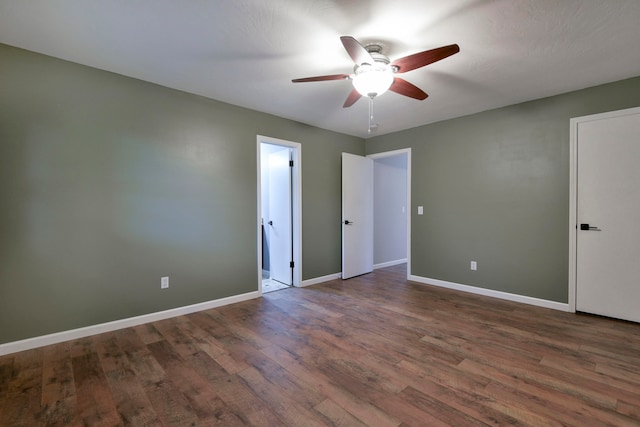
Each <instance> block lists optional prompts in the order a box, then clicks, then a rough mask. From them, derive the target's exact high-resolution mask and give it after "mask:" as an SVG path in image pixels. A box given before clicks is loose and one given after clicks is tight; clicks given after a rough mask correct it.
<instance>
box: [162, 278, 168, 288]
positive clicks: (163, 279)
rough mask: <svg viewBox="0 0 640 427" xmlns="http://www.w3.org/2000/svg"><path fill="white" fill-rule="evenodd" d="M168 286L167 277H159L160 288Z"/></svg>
mask: <svg viewBox="0 0 640 427" xmlns="http://www.w3.org/2000/svg"><path fill="white" fill-rule="evenodd" d="M168 287H169V277H168V276H167V277H161V278H160V289H167V288H168Z"/></svg>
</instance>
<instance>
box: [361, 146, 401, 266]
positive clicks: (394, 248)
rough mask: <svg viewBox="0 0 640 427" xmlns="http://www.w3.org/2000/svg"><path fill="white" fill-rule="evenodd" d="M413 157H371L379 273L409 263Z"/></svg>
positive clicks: (390, 154) (388, 154) (398, 152)
mask: <svg viewBox="0 0 640 427" xmlns="http://www.w3.org/2000/svg"><path fill="white" fill-rule="evenodd" d="M410 156H411V149H404V150H396V151H390V152H385V153H378V154H373V155H369V156H368V157H369V158H371V159H373V198H374V206H373V211H374V227H373V229H374V231H373V232H374V236H373V241H374V253H373V262H374V268H376V269H377V268H385V267H391V266H394V265H400V264H407V263H408V258H409V257H408V254H409V221H410V218H411V215H410V209H409V206H411V204H410V196H411V192H410V190H409V189H410V186H411V180H410V179H409V177H410V170H409V168H410V165H411V162H410ZM407 267H408V266H407ZM408 271H409V269H408V268H407V272H408Z"/></svg>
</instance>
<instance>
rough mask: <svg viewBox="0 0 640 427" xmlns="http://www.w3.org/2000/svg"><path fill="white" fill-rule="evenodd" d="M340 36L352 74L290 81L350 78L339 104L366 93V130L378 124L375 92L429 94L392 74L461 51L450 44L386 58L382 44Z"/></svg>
mask: <svg viewBox="0 0 640 427" xmlns="http://www.w3.org/2000/svg"><path fill="white" fill-rule="evenodd" d="M340 40H341V41H342V44H343V46H344V48H345V49H346V51H347V53H348V54H349V56H350V57H351V59H353V62H355V66H354V68H353V71H354V72H353V74H331V75H327V76H316V77H305V78H301V79H293V80H292V82H293V83H304V82H320V81H326V80H351V81H352V83H353V89H352V90H351V92H350V93H349V95H348V96H347V99H346V100H345V102H344V104H343V106H342V107H343V108H347V107H351V106H352V105H353V104H355V103H356V101H358V99H360V98H361V97H363V96H367V97H369V99H370V102H369V133H371V131H372V130H376V129H377V127H378V125H377V124H375V123H373V98H375V97H376V96H379V95H382V94H383V93H384V92H386V91H387V90H390V91H392V92H395V93H398V94H400V95H404V96H408V97H410V98H414V99H418V100H421V101H422V100H424V99H426V98H427V97H428V96H429V95H427V94H426V92H424V91H423V90H422V89H420V88H419V87H417V86H415V85H413V84H412V83H409V82H408V81H406V80H404V79H402V78H400V77H395V74H402V73H406V72H407V71H412V70H415V69H416V68H420V67H424V66H425V65H429V64H433V63H434V62H437V61H440V60H441V59H444V58H446V57H448V56H451V55H453V54H456V53H458V52H460V47H459V46H458V45H457V44H451V45H448V46H442V47H438V48H435V49H430V50H425V51H423V52H419V53H415V54H413V55H409V56H405V57H402V58H399V59H396V60H395V61H393V62H391V61H390V60H389V58H388V57H387V56H386V55H384V54H383V53H382V45H381V44H378V43H370V44H367V45H365V46H363V45H361V44H360V43H359V42H358V41H357V40H356V39H355V38H353V37H351V36H342V37H340Z"/></svg>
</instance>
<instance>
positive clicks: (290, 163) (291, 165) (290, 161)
mask: <svg viewBox="0 0 640 427" xmlns="http://www.w3.org/2000/svg"><path fill="white" fill-rule="evenodd" d="M289 167H290V168H292V167H293V160H289Z"/></svg>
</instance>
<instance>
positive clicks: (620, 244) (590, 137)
mask: <svg viewBox="0 0 640 427" xmlns="http://www.w3.org/2000/svg"><path fill="white" fill-rule="evenodd" d="M634 111H635V113H630V112H629V110H626V111H623V112H620V113H621V114H622V115H616V114H615V113H614V114H612V117H609V115H604V117H603V115H597V116H589V117H586V118H580V119H574V120H577V123H576V124H575V126H576V129H575V131H576V134H577V144H576V149H577V215H576V220H577V230H576V235H577V238H576V309H577V310H579V311H584V312H588V313H595V314H600V315H604V316H609V317H615V318H619V319H626V320H632V321H635V322H640V281H639V279H638V278H640V263H639V262H638V254H640V228H639V227H638V218H640V185H638V183H639V182H640V168H638V159H640V109H639V108H636V109H634Z"/></svg>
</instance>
